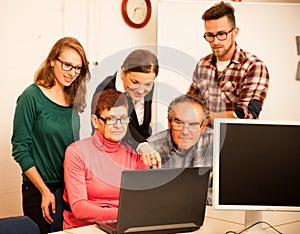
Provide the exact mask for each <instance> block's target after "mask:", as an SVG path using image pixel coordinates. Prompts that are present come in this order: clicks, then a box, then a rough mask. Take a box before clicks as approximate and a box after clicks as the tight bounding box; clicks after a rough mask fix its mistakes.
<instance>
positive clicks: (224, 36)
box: [203, 28, 235, 42]
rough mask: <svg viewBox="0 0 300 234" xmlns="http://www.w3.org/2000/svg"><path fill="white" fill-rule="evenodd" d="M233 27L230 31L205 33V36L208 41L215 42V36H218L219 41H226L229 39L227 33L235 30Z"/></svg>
mask: <svg viewBox="0 0 300 234" xmlns="http://www.w3.org/2000/svg"><path fill="white" fill-rule="evenodd" d="M233 29H235V28H232V29H230V30H229V31H228V32H222V31H221V32H217V33H216V34H212V33H204V35H203V37H204V39H205V40H206V41H208V42H213V41H214V40H215V37H216V38H218V40H219V41H225V40H226V39H227V35H228V34H229V33H231V32H232V31H233Z"/></svg>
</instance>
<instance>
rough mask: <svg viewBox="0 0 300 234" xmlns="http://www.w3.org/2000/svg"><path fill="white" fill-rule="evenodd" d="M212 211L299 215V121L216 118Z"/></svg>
mask: <svg viewBox="0 0 300 234" xmlns="http://www.w3.org/2000/svg"><path fill="white" fill-rule="evenodd" d="M214 134H215V136H214V137H215V138H214V139H215V141H214V165H213V196H214V198H213V204H214V208H216V209H238V210H283V211H291V210H293V211H300V199H299V198H300V186H299V185H300V122H275V121H263V120H240V119H215V123H214Z"/></svg>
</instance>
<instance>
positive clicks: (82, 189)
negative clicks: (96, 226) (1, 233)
mask: <svg viewBox="0 0 300 234" xmlns="http://www.w3.org/2000/svg"><path fill="white" fill-rule="evenodd" d="M92 109H93V110H94V112H93V114H92V116H91V120H92V124H93V126H94V127H95V129H96V131H95V132H94V134H93V136H91V137H89V138H86V139H83V140H80V141H77V142H75V143H73V144H71V145H70V146H69V147H68V148H67V150H66V153H65V161H64V173H65V174H64V179H65V186H66V187H65V191H64V201H65V202H66V204H67V208H66V210H65V211H64V222H63V228H64V229H69V228H74V227H80V226H85V225H89V224H92V223H93V222H94V221H95V220H107V219H112V220H114V219H117V213H118V204H119V193H120V181H121V173H122V170H126V169H148V168H149V167H148V166H146V165H145V164H144V163H143V161H142V159H141V157H140V156H139V155H138V154H136V152H135V151H134V150H133V149H132V148H131V147H130V146H129V145H127V144H125V143H123V142H122V138H123V137H124V136H125V134H126V130H127V125H128V123H129V121H130V118H129V117H128V103H127V99H126V97H125V96H124V95H123V94H122V93H121V92H119V91H117V90H112V89H108V90H105V91H102V92H101V93H99V94H98V95H96V96H95V97H94V99H93V107H92Z"/></svg>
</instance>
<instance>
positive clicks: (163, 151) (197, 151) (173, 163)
mask: <svg viewBox="0 0 300 234" xmlns="http://www.w3.org/2000/svg"><path fill="white" fill-rule="evenodd" d="M148 142H149V143H150V145H151V146H152V147H153V148H154V149H155V150H156V151H157V152H158V153H159V154H160V157H161V160H162V161H161V162H162V167H163V168H176V167H204V166H208V167H211V166H212V161H213V155H212V153H213V152H212V150H213V130H212V129H211V128H206V129H205V132H204V133H203V134H202V135H201V136H200V139H199V141H198V142H197V144H196V145H194V146H193V147H192V148H191V149H189V150H188V151H187V152H186V153H183V152H181V151H179V150H178V149H177V148H176V147H175V145H174V142H173V140H172V137H171V132H170V129H167V130H164V131H162V132H159V133H156V134H154V135H153V136H151V137H149V138H148Z"/></svg>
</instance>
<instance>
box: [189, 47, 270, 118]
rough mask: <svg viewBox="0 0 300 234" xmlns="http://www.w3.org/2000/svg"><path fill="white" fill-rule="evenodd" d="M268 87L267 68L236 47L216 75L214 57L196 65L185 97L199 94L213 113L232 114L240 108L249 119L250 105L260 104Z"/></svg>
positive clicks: (252, 56)
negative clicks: (257, 102) (187, 94)
mask: <svg viewBox="0 0 300 234" xmlns="http://www.w3.org/2000/svg"><path fill="white" fill-rule="evenodd" d="M268 86H269V72H268V69H267V67H266V65H265V64H264V63H263V62H262V61H261V60H260V59H258V58H257V57H256V56H255V55H253V54H251V53H249V52H246V51H244V50H242V49H240V48H239V46H238V45H237V44H236V50H235V52H234V54H233V57H232V59H231V61H230V63H229V65H228V66H227V67H226V68H225V69H224V70H223V71H222V72H221V73H218V71H217V67H216V57H215V56H214V55H213V54H210V55H208V56H206V57H204V58H202V59H201V60H200V61H199V62H198V64H197V66H196V69H195V71H194V76H193V82H192V84H191V86H190V87H189V90H188V93H197V92H199V91H200V92H201V94H202V95H204V97H205V98H206V100H207V102H208V104H209V108H210V111H212V112H223V111H226V110H227V111H233V110H235V108H236V107H237V106H238V107H241V108H243V110H244V113H245V118H251V116H252V115H251V113H250V112H249V110H248V104H249V102H250V101H251V100H257V101H260V102H261V103H262V104H263V102H264V99H265V98H266V95H267V91H268Z"/></svg>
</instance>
